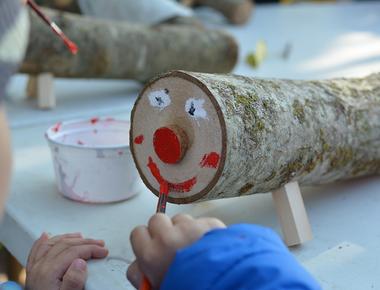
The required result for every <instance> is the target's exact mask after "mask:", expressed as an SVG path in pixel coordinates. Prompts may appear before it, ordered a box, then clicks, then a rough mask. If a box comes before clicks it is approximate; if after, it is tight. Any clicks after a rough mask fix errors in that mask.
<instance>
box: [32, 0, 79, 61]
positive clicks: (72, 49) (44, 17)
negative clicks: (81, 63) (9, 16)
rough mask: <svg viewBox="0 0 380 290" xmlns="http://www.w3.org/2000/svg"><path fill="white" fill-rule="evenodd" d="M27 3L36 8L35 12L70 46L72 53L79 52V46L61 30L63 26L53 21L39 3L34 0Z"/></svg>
mask: <svg viewBox="0 0 380 290" xmlns="http://www.w3.org/2000/svg"><path fill="white" fill-rule="evenodd" d="M26 3H27V4H28V5H29V6H30V7H31V8H32V9H33V10H34V12H36V13H37V15H38V16H39V17H41V19H42V20H43V21H44V22H45V23H46V24H47V25H49V26H50V27H51V29H52V30H53V32H54V33H55V34H57V35H58V36H59V37H60V38H61V39H62V41H63V42H64V43H65V45H66V46H67V47H68V49H69V50H70V51H71V53H72V54H77V52H78V46H77V45H76V44H75V43H74V42H72V41H71V40H70V39H69V38H68V37H67V36H66V35H65V34H64V33H63V31H62V30H61V28H59V27H58V25H57V24H56V23H55V22H53V21H52V20H51V19H50V18H49V17H48V16H46V15H45V14H44V13H43V12H42V10H41V9H40V7H38V5H37V4H36V3H35V2H34V1H33V0H27V1H26Z"/></svg>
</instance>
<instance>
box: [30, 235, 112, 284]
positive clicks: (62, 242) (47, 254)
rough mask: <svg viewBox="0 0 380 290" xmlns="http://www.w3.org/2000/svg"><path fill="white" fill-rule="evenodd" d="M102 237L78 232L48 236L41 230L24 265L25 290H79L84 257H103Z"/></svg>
mask: <svg viewBox="0 0 380 290" xmlns="http://www.w3.org/2000/svg"><path fill="white" fill-rule="evenodd" d="M107 254H108V250H107V249H106V248H105V247H104V241H102V240H93V239H85V238H83V237H82V235H81V234H80V233H72V234H65V235H60V236H55V237H52V238H49V237H48V235H47V234H45V233H43V234H42V235H41V237H40V238H39V239H38V240H37V241H36V242H35V243H34V245H33V247H32V250H31V251H30V254H29V258H28V262H27V266H26V289H27V290H41V289H49V290H82V289H83V288H84V285H85V282H86V278H87V264H86V260H88V259H91V258H95V259H98V258H104V257H106V256H107Z"/></svg>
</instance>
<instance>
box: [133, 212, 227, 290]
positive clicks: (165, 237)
mask: <svg viewBox="0 0 380 290" xmlns="http://www.w3.org/2000/svg"><path fill="white" fill-rule="evenodd" d="M223 227H225V225H224V224H223V223H222V222H221V221H220V220H218V219H215V218H199V219H194V218H192V217H191V216H189V215H183V214H181V215H176V216H175V217H173V218H172V219H170V217H168V216H167V215H164V214H160V213H159V214H155V215H154V216H153V217H152V218H151V219H150V220H149V223H148V227H145V226H140V227H137V228H135V229H134V230H133V231H132V233H131V243H132V248H133V251H134V252H135V255H136V261H134V262H133V263H132V264H131V265H130V266H129V268H128V272H127V277H128V280H129V281H130V282H131V283H132V284H133V285H134V286H135V287H136V288H138V287H139V285H140V283H141V281H142V277H143V274H144V275H145V276H146V277H147V278H148V279H149V281H150V283H151V285H152V287H153V289H159V287H160V284H161V282H162V280H163V278H164V276H165V273H166V271H167V270H168V269H169V266H170V264H171V263H172V260H173V258H174V256H175V254H176V251H177V250H178V249H181V248H184V247H186V246H188V245H190V244H192V243H193V242H195V241H196V240H198V239H199V238H201V237H202V236H203V235H204V234H205V233H206V232H208V231H210V230H211V229H214V228H223Z"/></svg>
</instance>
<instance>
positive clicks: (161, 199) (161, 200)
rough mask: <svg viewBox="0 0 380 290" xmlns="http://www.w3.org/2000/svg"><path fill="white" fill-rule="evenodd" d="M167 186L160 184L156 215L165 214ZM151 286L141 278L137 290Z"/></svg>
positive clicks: (144, 289) (165, 183) (150, 287)
mask: <svg viewBox="0 0 380 290" xmlns="http://www.w3.org/2000/svg"><path fill="white" fill-rule="evenodd" d="M168 194H169V186H168V183H167V182H166V181H162V182H161V183H160V194H159V196H158V202H157V208H156V213H159V212H160V213H165V212H166V202H167V200H168ZM151 289H152V286H151V285H150V283H149V280H148V278H147V277H143V280H142V282H141V285H140V288H139V290H151Z"/></svg>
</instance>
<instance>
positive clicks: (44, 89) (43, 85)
mask: <svg viewBox="0 0 380 290" xmlns="http://www.w3.org/2000/svg"><path fill="white" fill-rule="evenodd" d="M26 93H27V96H28V97H29V98H31V99H37V106H38V108H40V109H53V108H55V106H56V98H55V93H54V76H53V75H52V74H51V73H43V74H39V75H30V76H29V78H28V83H27V87H26Z"/></svg>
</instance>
